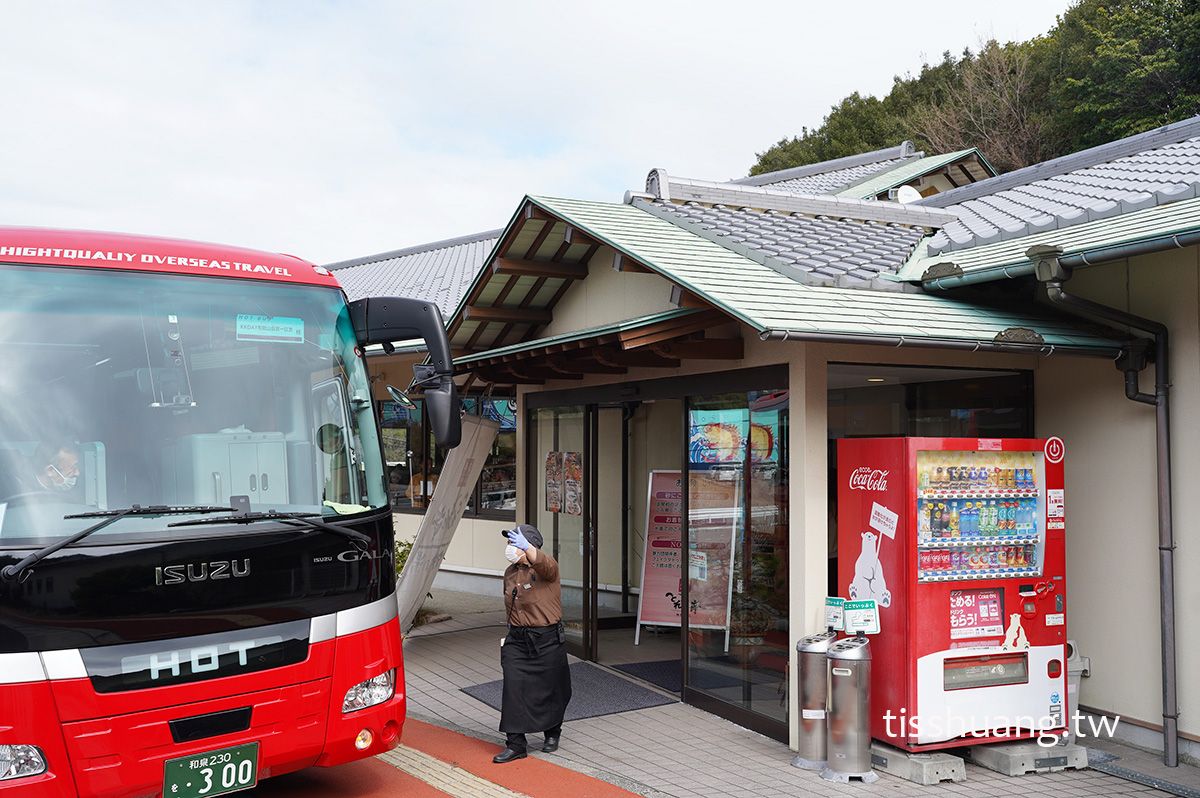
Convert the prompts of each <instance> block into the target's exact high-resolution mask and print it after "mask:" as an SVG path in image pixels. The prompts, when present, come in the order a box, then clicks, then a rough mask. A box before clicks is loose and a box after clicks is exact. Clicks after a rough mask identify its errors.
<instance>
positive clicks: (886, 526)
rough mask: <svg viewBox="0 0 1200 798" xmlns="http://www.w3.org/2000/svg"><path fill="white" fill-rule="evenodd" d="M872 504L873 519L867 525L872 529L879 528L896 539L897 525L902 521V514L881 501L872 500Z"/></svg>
mask: <svg viewBox="0 0 1200 798" xmlns="http://www.w3.org/2000/svg"><path fill="white" fill-rule="evenodd" d="M871 505H872V506H871V520H870V521H868V522H867V526H869V527H871V528H872V529H878V530H879V531H880V532H882V533H883V534H885V535H887V536H888V537H889V538H893V539H894V538H895V537H896V526H897V525H898V524H899V523H900V516H899V515H898V514H897V513H893V512H892V511H891V510H889V509H888V508H886V507H884V506H883V505H882V504H880V503H879V502H872V503H871Z"/></svg>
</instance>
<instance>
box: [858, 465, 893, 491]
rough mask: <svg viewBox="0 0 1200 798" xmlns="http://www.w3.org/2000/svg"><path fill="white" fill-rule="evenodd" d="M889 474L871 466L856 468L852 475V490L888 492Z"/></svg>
mask: <svg viewBox="0 0 1200 798" xmlns="http://www.w3.org/2000/svg"><path fill="white" fill-rule="evenodd" d="M889 473H890V472H888V471H881V470H880V469H878V468H871V467H869V466H863V467H862V468H856V469H854V473H852V474H851V475H850V490H887V477H888V474H889Z"/></svg>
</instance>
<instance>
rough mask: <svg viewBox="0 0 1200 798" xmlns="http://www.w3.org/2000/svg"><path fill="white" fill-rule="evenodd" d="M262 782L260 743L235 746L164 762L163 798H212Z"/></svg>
mask: <svg viewBox="0 0 1200 798" xmlns="http://www.w3.org/2000/svg"><path fill="white" fill-rule="evenodd" d="M257 783H258V743H246V744H245V745H235V746H233V747H231V748H222V749H220V750H217V751H208V752H206V753H203V754H192V755H191V756H181V757H179V758H178V759H168V760H167V761H166V762H165V763H163V793H162V794H163V798H208V797H209V796H211V795H224V794H225V793H229V792H236V791H238V790H244V789H246V788H248V787H253V786H254V785H255V784H257Z"/></svg>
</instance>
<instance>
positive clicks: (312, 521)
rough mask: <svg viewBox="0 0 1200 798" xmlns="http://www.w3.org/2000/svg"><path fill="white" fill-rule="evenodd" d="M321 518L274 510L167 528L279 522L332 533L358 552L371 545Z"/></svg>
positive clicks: (355, 532)
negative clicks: (345, 540)
mask: <svg viewBox="0 0 1200 798" xmlns="http://www.w3.org/2000/svg"><path fill="white" fill-rule="evenodd" d="M320 517H321V514H320V513H280V512H277V511H275V510H268V511H267V512H265V513H261V512H260V513H239V514H237V515H222V516H219V517H217V518H196V519H194V520H192V521H176V522H175V523H173V524H167V526H201V525H207V524H252V523H255V522H257V521H280V522H282V523H285V524H288V523H290V524H292V525H293V526H307V527H309V528H311V529H321V530H324V531H325V532H332V533H334V534H335V535H341V536H342V537H344V538H346V539H347V540H349V541H350V542H351V543H353V544H354V547H355V548H357V549H358V550H359V551H366V550H367V546H369V545H370V544H371V538H370V536H368V535H364V534H363V533H362V532H359V531H358V530H356V529H350V528H348V527H344V526H339V525H338V524H331V523H329V522H327V521H318V520H317V519H318V518H320Z"/></svg>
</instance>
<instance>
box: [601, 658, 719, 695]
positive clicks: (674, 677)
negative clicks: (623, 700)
mask: <svg viewBox="0 0 1200 798" xmlns="http://www.w3.org/2000/svg"><path fill="white" fill-rule="evenodd" d="M613 667H614V668H616V669H617V670H619V671H624V672H625V673H628V674H629V675H630V676H636V677H637V678H639V679H641V680H642V681H645V682H650V684H653V685H656V686H658V687H661V688H662V689H664V690H670V691H671V692H672V693H679V692H682V691H683V668H682V667H681V666H680V663H679V660H677V659H663V660H656V661H654V662H630V663H628V664H625V665H614V666H613ZM688 675H689V676H690V677H691V685H692V687H695V688H696V689H698V690H715V689H717V688H720V687H737V686H739V685H741V683H742V682H741V680H740V679H737V678H735V677H733V676H729V675H727V674H724V673H717V672H716V671H711V670H707V669H704V668H699V667H696V666H695V665H693V666H692V668H691V672H690V673H689V674H688Z"/></svg>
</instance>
